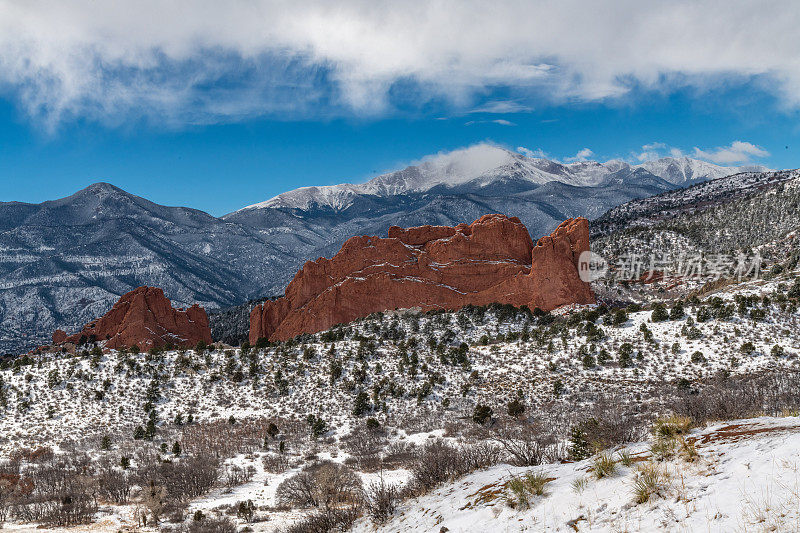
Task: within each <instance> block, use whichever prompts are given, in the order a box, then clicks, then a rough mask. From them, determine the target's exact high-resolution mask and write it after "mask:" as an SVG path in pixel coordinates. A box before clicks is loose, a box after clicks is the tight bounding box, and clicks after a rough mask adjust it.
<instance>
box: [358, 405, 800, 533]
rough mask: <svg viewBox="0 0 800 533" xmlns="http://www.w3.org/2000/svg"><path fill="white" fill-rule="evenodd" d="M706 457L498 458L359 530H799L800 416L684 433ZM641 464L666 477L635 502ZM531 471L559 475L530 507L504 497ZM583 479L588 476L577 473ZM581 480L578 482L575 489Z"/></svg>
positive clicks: (639, 450) (644, 449) (633, 452)
mask: <svg viewBox="0 0 800 533" xmlns="http://www.w3.org/2000/svg"><path fill="white" fill-rule="evenodd" d="M686 440H687V441H690V442H693V443H694V446H695V448H696V450H697V454H698V456H697V457H696V458H695V459H694V460H693V461H687V459H686V458H684V457H680V456H676V457H675V458H672V459H669V460H664V461H654V460H653V459H652V456H651V453H650V452H649V448H648V443H638V444H632V445H629V446H625V447H623V448H619V449H617V450H615V451H614V456H615V457H617V458H619V457H620V453H627V454H629V455H630V456H631V458H632V460H633V462H632V463H631V466H624V465H622V464H618V465H617V472H616V473H614V474H613V475H610V476H608V477H604V478H602V479H596V476H594V475H593V473H592V465H593V459H586V460H583V461H579V462H575V463H567V464H546V465H542V466H538V467H528V468H519V467H512V466H508V465H498V466H495V467H492V468H489V469H487V470H484V471H480V472H476V473H474V474H471V475H468V476H466V477H465V478H463V479H460V480H458V481H456V482H454V483H452V484H448V485H445V486H442V487H441V488H439V489H437V490H435V491H434V492H432V493H430V494H427V495H425V496H422V497H420V498H417V499H413V500H410V501H408V502H406V503H404V504H403V505H402V506H401V507H400V509H399V510H398V512H397V513H396V516H395V518H394V519H392V520H391V521H390V522H388V523H387V524H386V525H384V526H382V527H380V528H377V529H376V528H374V527H373V525H372V524H370V523H368V522H367V521H366V520H361V521H360V522H359V523H357V524H356V527H355V528H354V531H358V532H365V533H366V532H371V531H376V530H377V531H387V532H388V531H447V532H450V533H460V532H478V531H493V532H494V531H497V532H506V531H508V532H511V531H609V532H616V531H797V530H800V458H798V456H797V450H798V448H800V418H797V417H788V418H769V417H762V418H755V419H749V420H736V421H726V422H720V423H717V424H714V425H712V426H710V427H708V428H704V429H699V430H694V431H692V432H691V434H690V435H689V436H687V437H686ZM643 465H647V466H645V467H644V468H647V467H648V466H650V465H655V467H656V468H658V469H660V470H661V471H662V472H663V474H664V481H663V486H662V487H661V489H660V492H659V493H658V494H654V495H652V496H651V497H650V499H649V501H647V502H644V503H636V501H635V494H634V485H635V479H636V477H637V475H638V472H639V471H640V470H641V469H642V468H643ZM529 471H534V472H537V473H542V474H544V475H545V476H546V477H547V478H549V479H551V481H550V482H548V483H547V484H546V485H545V491H544V494H543V495H542V496H536V497H533V498H532V499H531V502H530V508H529V509H526V510H516V509H513V508H511V507H510V506H509V505H507V504H506V503H505V501H504V494H505V493H506V490H505V487H504V486H505V484H506V483H507V482H508V480H509V479H511V478H512V477H514V476H520V475H523V474H525V473H527V472H529ZM581 479H585V480H586V482H585V484H583V485H582V486H581V482H580V481H578V482H576V480H581ZM576 485H578V486H577V487H576Z"/></svg>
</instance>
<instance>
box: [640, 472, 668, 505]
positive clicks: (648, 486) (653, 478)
mask: <svg viewBox="0 0 800 533" xmlns="http://www.w3.org/2000/svg"><path fill="white" fill-rule="evenodd" d="M668 488H669V474H668V473H667V471H666V470H665V469H664V468H663V467H661V466H659V465H658V464H657V463H652V462H647V463H642V464H641V465H640V466H639V469H638V471H637V472H636V477H635V478H634V481H633V496H634V501H635V502H636V503H637V504H642V503H645V502H647V501H649V500H650V498H651V497H652V496H655V495H657V496H661V495H663V494H664V493H665V492H666V491H667V489H668Z"/></svg>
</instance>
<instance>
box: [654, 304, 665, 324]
mask: <svg viewBox="0 0 800 533" xmlns="http://www.w3.org/2000/svg"><path fill="white" fill-rule="evenodd" d="M665 320H669V313H668V312H667V309H666V307H664V306H663V305H662V304H655V305H654V306H653V312H652V313H651V314H650V321H651V322H664V321H665Z"/></svg>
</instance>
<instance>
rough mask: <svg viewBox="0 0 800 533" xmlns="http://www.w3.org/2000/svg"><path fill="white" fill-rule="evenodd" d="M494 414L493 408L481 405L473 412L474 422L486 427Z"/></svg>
mask: <svg viewBox="0 0 800 533" xmlns="http://www.w3.org/2000/svg"><path fill="white" fill-rule="evenodd" d="M493 414H494V411H492V408H491V407H489V406H488V405H483V404H480V403H479V404H478V405H476V406H475V410H474V411H473V412H472V421H473V422H475V423H476V424H480V425H484V424H485V423H486V422H488V421H489V420H491V418H492V415H493Z"/></svg>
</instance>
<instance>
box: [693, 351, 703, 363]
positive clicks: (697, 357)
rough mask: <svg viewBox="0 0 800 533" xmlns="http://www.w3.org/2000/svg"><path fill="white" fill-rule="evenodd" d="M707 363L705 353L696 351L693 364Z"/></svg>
mask: <svg viewBox="0 0 800 533" xmlns="http://www.w3.org/2000/svg"><path fill="white" fill-rule="evenodd" d="M705 362H706V356H705V355H703V352H700V351H696V352H694V353H693V354H692V363H695V364H700V363H705Z"/></svg>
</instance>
